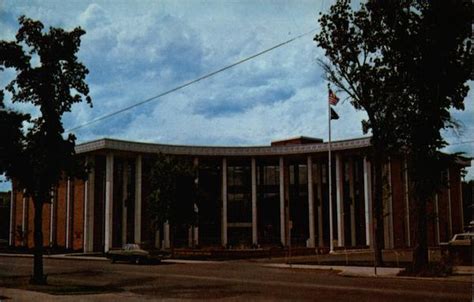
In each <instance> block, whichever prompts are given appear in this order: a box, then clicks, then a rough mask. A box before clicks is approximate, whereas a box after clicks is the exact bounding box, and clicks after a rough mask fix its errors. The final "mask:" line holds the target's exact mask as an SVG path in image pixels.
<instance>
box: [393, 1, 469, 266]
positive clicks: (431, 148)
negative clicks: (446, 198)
mask: <svg viewBox="0 0 474 302" xmlns="http://www.w3.org/2000/svg"><path fill="white" fill-rule="evenodd" d="M402 8H403V9H402V10H400V12H399V15H398V19H399V20H401V21H398V22H394V23H393V24H394V25H393V28H394V30H395V32H396V33H397V34H396V35H395V36H394V38H393V41H392V43H391V45H390V54H391V58H390V61H391V65H392V66H393V68H395V69H396V70H397V72H398V78H399V83H398V85H399V87H398V89H397V93H398V94H399V96H400V97H401V98H403V100H404V108H399V109H398V110H397V111H398V114H399V115H400V116H403V119H404V121H407V122H405V123H404V124H402V125H401V126H402V127H401V129H400V130H401V135H402V136H403V139H404V142H405V150H406V156H407V160H408V169H409V172H410V173H409V175H410V177H411V182H412V184H413V198H414V200H415V215H416V221H417V225H416V238H417V242H416V246H415V250H414V256H413V261H414V262H413V266H414V270H415V271H416V272H419V271H423V270H425V269H426V268H427V266H428V240H427V219H426V217H427V216H426V212H427V202H428V201H429V200H430V199H433V196H434V194H435V193H436V192H437V191H438V190H439V189H440V187H441V186H443V185H446V183H447V181H446V179H443V178H441V177H440V175H441V174H442V172H443V171H446V170H447V169H448V167H449V166H450V164H452V163H453V162H454V159H455V156H447V155H445V154H441V152H440V149H441V148H443V147H445V146H446V145H447V142H446V141H445V139H444V138H443V137H442V134H441V130H443V129H446V128H457V127H458V126H459V125H458V124H457V123H456V121H454V120H453V118H452V116H451V114H450V111H449V110H450V108H454V109H457V110H464V99H465V97H466V96H467V93H468V91H469V86H468V85H467V81H468V80H469V79H470V77H471V75H472V74H471V72H472V59H473V56H472V48H471V42H472V41H471V34H472V28H471V24H472V2H470V1H440V0H437V1H407V2H406V3H405V5H404V6H403V7H402Z"/></svg>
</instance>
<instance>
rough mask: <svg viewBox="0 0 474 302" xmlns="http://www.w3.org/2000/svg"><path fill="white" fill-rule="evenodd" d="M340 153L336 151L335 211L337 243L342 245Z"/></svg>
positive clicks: (342, 207)
mask: <svg viewBox="0 0 474 302" xmlns="http://www.w3.org/2000/svg"><path fill="white" fill-rule="evenodd" d="M341 172H342V163H341V155H340V154H339V153H336V211H337V215H336V216H337V245H338V246H344V204H343V200H342V199H343V193H344V191H343V186H342V181H343V178H342V175H341V174H342V173H341Z"/></svg>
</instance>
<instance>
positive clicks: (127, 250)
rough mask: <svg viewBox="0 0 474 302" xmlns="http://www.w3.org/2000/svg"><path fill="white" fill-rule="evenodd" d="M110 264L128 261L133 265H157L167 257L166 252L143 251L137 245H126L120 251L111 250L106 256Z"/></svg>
mask: <svg viewBox="0 0 474 302" xmlns="http://www.w3.org/2000/svg"><path fill="white" fill-rule="evenodd" d="M106 256H107V258H109V259H110V260H111V262H112V263H115V262H117V261H129V262H132V263H135V264H141V263H159V262H161V259H163V258H164V257H167V256H168V253H167V252H164V251H160V250H156V249H145V247H143V246H141V245H140V244H137V243H128V244H125V245H124V246H123V248H121V249H112V250H110V251H109V252H107V254H106Z"/></svg>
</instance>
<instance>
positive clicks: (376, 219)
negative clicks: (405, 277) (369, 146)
mask: <svg viewBox="0 0 474 302" xmlns="http://www.w3.org/2000/svg"><path fill="white" fill-rule="evenodd" d="M380 154H382V153H381V151H378V150H377V149H374V156H373V159H374V174H375V175H374V200H373V203H372V206H373V209H374V210H373V213H372V215H373V216H372V217H373V228H374V231H373V235H374V238H373V245H374V252H375V264H376V265H377V266H382V265H383V256H382V248H383V211H382V207H383V176H382V165H383V160H382V156H381V155H380Z"/></svg>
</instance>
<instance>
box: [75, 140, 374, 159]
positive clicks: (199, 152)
mask: <svg viewBox="0 0 474 302" xmlns="http://www.w3.org/2000/svg"><path fill="white" fill-rule="evenodd" d="M369 146H370V137H362V138H354V139H347V140H339V141H333V142H331V150H334V151H340V150H350V149H359V148H366V147H369ZM75 150H76V153H77V154H84V153H90V152H94V151H100V150H117V151H125V152H136V153H149V154H153V153H165V154H173V155H193V156H264V155H287V154H288V155H290V154H305V153H318V152H327V151H328V143H327V142H320V143H309V144H301V145H282V146H280V145H277V146H193V145H170V144H157V143H145V142H134V141H125V140H118V139H111V138H102V139H98V140H94V141H90V142H85V143H81V144H78V145H77V146H76V149H75Z"/></svg>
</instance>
